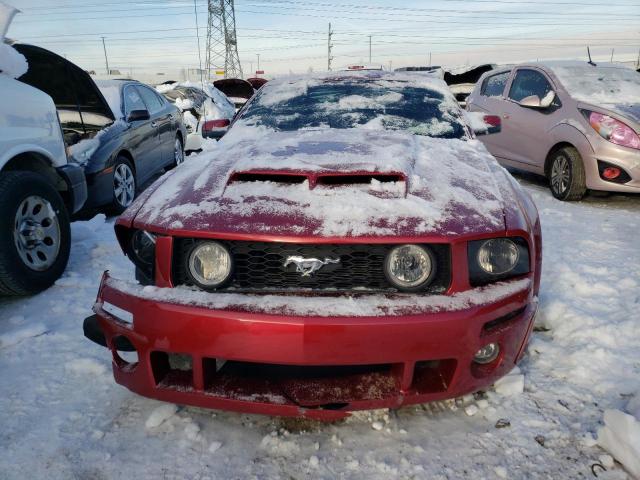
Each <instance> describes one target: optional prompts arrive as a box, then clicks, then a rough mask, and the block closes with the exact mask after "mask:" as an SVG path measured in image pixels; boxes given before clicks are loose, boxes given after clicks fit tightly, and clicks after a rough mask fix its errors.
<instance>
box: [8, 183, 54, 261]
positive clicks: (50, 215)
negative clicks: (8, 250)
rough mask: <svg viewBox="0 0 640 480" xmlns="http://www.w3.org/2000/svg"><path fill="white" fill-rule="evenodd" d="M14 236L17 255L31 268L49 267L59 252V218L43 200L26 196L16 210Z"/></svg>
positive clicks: (49, 204)
mask: <svg viewBox="0 0 640 480" xmlns="http://www.w3.org/2000/svg"><path fill="white" fill-rule="evenodd" d="M13 226H14V228H13V239H14V243H15V245H16V249H17V250H18V256H19V257H20V259H21V260H22V262H23V263H24V264H25V265H26V266H27V267H29V268H30V269H31V270H35V271H37V272H42V271H44V270H47V269H49V268H50V267H51V266H52V265H53V264H54V263H55V261H56V259H57V258H58V253H59V252H60V236H61V234H60V220H59V219H58V215H57V214H56V212H55V210H54V209H53V207H52V206H51V203H49V202H48V201H47V200H46V199H44V198H42V197H40V196H37V195H32V196H29V197H27V198H25V199H24V200H23V201H22V203H20V206H19V207H18V210H17V212H16V217H15V222H14V224H13Z"/></svg>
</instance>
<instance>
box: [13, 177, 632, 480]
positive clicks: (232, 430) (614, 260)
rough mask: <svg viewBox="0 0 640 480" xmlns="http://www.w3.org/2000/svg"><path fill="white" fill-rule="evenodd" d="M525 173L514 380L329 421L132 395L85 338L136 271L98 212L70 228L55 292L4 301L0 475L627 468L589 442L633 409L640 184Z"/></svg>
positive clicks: (448, 475)
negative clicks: (532, 207)
mask: <svg viewBox="0 0 640 480" xmlns="http://www.w3.org/2000/svg"><path fill="white" fill-rule="evenodd" d="M518 178H519V180H520V181H521V183H523V184H524V185H525V188H526V189H527V191H529V193H531V195H532V196H533V198H534V200H535V202H536V204H537V205H538V208H539V210H540V214H541V217H542V226H543V235H544V271H543V278H542V291H541V295H540V302H541V304H540V305H541V308H540V312H539V315H538V320H537V324H538V328H537V329H536V330H537V331H536V332H535V333H534V335H533V338H532V341H531V343H530V346H529V351H528V354H527V355H526V356H525V358H524V360H523V361H522V362H521V365H520V368H521V373H522V374H524V392H522V393H519V391H520V390H521V388H522V387H521V385H522V383H521V382H522V377H521V376H519V375H518V372H514V374H513V375H512V376H510V377H509V378H508V379H507V380H506V381H503V382H501V384H500V385H499V386H497V387H496V389H495V390H492V391H489V392H487V394H486V395H484V396H482V398H481V397H477V398H473V397H470V398H466V399H458V400H457V401H451V402H443V403H436V404H429V405H424V406H418V407H408V408H403V409H400V410H398V411H392V412H388V411H380V412H372V413H359V414H356V415H354V416H353V417H351V418H350V419H348V420H347V421H345V422H342V423H336V424H318V423H313V422H310V421H299V420H283V419H274V418H268V417H262V416H251V415H239V414H234V413H226V412H220V411H209V410H203V409H198V408H190V407H189V408H185V407H177V406H174V405H170V404H163V403H161V402H158V401H154V400H149V399H145V398H142V397H139V396H136V395H135V394H133V393H130V392H129V391H127V390H126V389H124V388H122V387H120V386H118V385H116V384H115V382H114V381H113V379H112V376H111V364H110V363H111V362H110V356H109V354H108V353H107V351H106V350H104V349H102V348H100V347H98V346H96V345H94V344H93V343H91V342H90V341H88V340H86V339H85V338H84V337H83V335H82V320H83V318H84V317H85V316H86V315H87V314H89V313H90V307H91V305H92V303H93V301H94V299H95V295H96V290H97V286H98V281H99V278H100V275H101V273H102V271H103V270H105V269H109V270H111V271H112V272H113V273H114V275H115V276H117V277H120V278H132V276H133V272H132V266H131V264H130V263H129V261H128V260H126V259H125V257H124V256H123V255H122V254H121V252H120V249H119V247H118V245H117V243H116V241H115V238H114V235H113V231H112V228H113V220H112V219H108V220H105V218H104V217H103V216H98V217H95V218H94V219H92V220H90V221H87V222H76V223H74V224H73V227H72V228H73V247H72V253H71V259H70V263H69V268H68V269H67V272H66V274H65V275H64V277H63V278H62V279H61V280H60V281H58V282H57V284H56V285H55V286H54V287H52V288H50V289H49V290H48V291H46V292H44V293H42V294H40V295H37V296H35V297H32V298H29V299H12V300H6V299H5V300H0V452H1V454H0V478H1V479H3V480H5V479H6V480H9V479H24V478H33V479H39V478H46V479H67V478H80V479H85V478H95V479H98V478H99V479H117V478H136V479H140V480H142V479H146V478H153V479H156V478H162V479H173V478H176V479H183V478H189V479H207V478H210V479H232V478H260V479H268V478H274V479H275V478H287V479H301V478H366V479H377V478H380V479H388V478H428V479H454V478H456V479H457V478H474V479H482V478H486V479H491V478H595V476H594V475H597V477H598V478H609V479H624V478H628V474H627V473H625V471H624V470H623V469H622V468H621V466H620V464H618V463H615V464H614V462H613V459H612V458H611V457H610V456H609V455H608V454H607V453H606V452H605V451H604V450H602V449H601V448H600V447H599V446H597V445H595V440H594V439H595V437H596V435H597V430H598V428H600V427H602V425H603V415H604V411H605V410H606V409H620V410H625V409H626V410H627V411H630V410H633V409H634V408H635V411H636V415H638V414H640V328H639V326H640V313H639V312H640V248H638V235H639V233H640V197H639V196H635V197H634V196H624V195H616V196H613V197H610V198H604V199H602V198H589V199H588V200H586V201H584V202H581V203H562V202H559V201H556V200H554V199H553V198H552V197H551V195H550V193H549V191H548V189H546V187H544V186H542V185H541V184H540V183H539V182H537V181H535V180H532V179H530V178H528V177H527V178H525V177H522V176H519V177H518ZM629 405H631V406H629ZM614 417H615V415H613V416H612V414H609V416H608V418H609V420H610V421H615V418H614ZM631 419H632V417H631ZM636 426H637V423H636ZM637 440H638V443H640V439H637ZM635 460H636V461H637V458H636V459H635ZM605 469H606V470H607V471H606V472H605V471H604V470H605Z"/></svg>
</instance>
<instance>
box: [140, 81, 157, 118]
mask: <svg viewBox="0 0 640 480" xmlns="http://www.w3.org/2000/svg"><path fill="white" fill-rule="evenodd" d="M136 88H137V89H138V91H139V92H140V95H141V96H142V99H143V100H144V103H145V104H146V105H147V110H149V114H151V115H153V114H154V113H158V112H159V111H160V110H162V107H163V104H162V102H161V101H160V99H159V98H158V96H157V95H156V94H155V92H153V90H151V89H150V88H147V87H142V86H140V85H138V86H137V87H136Z"/></svg>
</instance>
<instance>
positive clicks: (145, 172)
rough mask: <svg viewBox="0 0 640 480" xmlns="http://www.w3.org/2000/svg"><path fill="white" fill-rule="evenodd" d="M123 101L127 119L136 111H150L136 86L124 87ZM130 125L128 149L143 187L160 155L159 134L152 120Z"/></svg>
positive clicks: (139, 182)
mask: <svg viewBox="0 0 640 480" xmlns="http://www.w3.org/2000/svg"><path fill="white" fill-rule="evenodd" d="M123 100H124V102H123V103H124V114H125V118H126V119H128V118H129V114H130V113H131V112H132V111H134V110H148V109H147V105H146V104H145V103H144V101H143V100H142V96H141V95H140V92H138V89H137V88H136V85H125V86H124V90H123ZM127 121H128V120H127ZM128 123H129V130H128V139H127V142H126V147H127V148H128V149H129V150H130V151H131V154H132V155H133V158H134V160H135V167H136V177H137V182H138V185H141V184H142V183H144V181H145V180H146V179H148V178H149V165H150V164H152V163H153V161H154V158H155V157H157V156H158V155H160V153H159V150H160V149H159V140H158V132H157V130H156V129H155V128H154V127H153V126H152V125H151V123H152V122H151V119H148V120H135V121H133V122H128Z"/></svg>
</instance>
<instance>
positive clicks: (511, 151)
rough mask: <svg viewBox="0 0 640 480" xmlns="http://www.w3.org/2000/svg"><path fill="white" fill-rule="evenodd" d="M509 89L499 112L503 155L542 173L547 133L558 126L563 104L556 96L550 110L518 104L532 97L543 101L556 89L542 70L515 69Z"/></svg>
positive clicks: (529, 68) (531, 68)
mask: <svg viewBox="0 0 640 480" xmlns="http://www.w3.org/2000/svg"><path fill="white" fill-rule="evenodd" d="M508 88H509V93H508V94H507V99H506V101H505V105H504V108H503V113H502V132H503V133H504V142H503V147H504V155H505V156H506V158H507V159H509V160H512V161H513V162H517V163H518V164H523V165H526V166H527V167H529V168H528V169H529V170H533V171H537V172H541V171H543V170H544V162H545V157H546V153H547V152H546V150H545V148H542V147H543V146H545V145H546V144H547V143H548V141H547V137H548V134H549V130H550V129H551V128H552V126H553V125H554V124H555V123H557V120H558V119H559V116H560V115H561V112H560V107H561V106H562V105H561V104H560V101H559V99H558V97H557V95H556V98H555V100H554V103H553V104H552V105H551V106H550V107H549V108H532V107H526V106H522V105H521V104H520V102H521V101H522V99H524V98H527V97H530V96H532V95H536V96H537V97H538V98H540V99H543V98H544V97H545V96H546V95H547V93H549V92H550V91H551V90H553V91H554V92H555V91H556V88H555V87H554V85H553V83H552V81H551V80H550V79H549V78H548V77H547V76H546V75H545V74H544V72H543V71H541V70H539V69H537V68H534V67H522V68H518V69H517V70H516V71H515V73H514V75H513V79H512V80H511V83H510V85H509V86H508Z"/></svg>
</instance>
